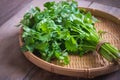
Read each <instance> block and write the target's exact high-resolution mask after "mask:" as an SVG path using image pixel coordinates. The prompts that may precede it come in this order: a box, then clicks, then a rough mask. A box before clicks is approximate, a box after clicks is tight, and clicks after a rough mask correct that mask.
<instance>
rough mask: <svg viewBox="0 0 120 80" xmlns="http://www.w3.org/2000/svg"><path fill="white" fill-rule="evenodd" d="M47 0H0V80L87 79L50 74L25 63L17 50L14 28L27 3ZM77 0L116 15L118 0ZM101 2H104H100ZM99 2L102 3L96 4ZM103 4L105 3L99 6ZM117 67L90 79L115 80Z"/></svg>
mask: <svg viewBox="0 0 120 80" xmlns="http://www.w3.org/2000/svg"><path fill="white" fill-rule="evenodd" d="M46 1H48V0H34V1H32V0H1V1H0V80H88V79H82V78H78V77H68V76H63V75H58V74H54V73H51V72H48V71H45V70H43V69H41V68H38V67H37V66H35V65H34V64H32V63H31V62H29V61H28V60H27V59H26V58H25V57H24V55H23V54H22V52H21V51H20V47H19V42H18V34H19V33H18V32H19V28H18V27H15V26H16V25H17V24H18V23H19V21H20V19H21V18H22V16H23V14H24V13H25V12H26V11H27V10H29V9H30V6H31V5H32V6H40V7H41V8H43V6H42V5H43V3H45V2H46ZM102 1H103V2H99V1H97V0H79V1H78V3H79V6H82V7H90V8H96V9H99V10H103V11H105V12H108V13H110V14H113V15H114V16H116V17H118V18H120V9H119V8H120V2H119V0H115V1H114V2H112V0H109V1H110V2H109V1H108V3H107V1H106V2H105V1H104V0H102ZM104 2H105V3H104ZM100 3H102V4H100ZM103 4H105V5H103ZM119 79H120V70H119V71H116V72H113V73H110V74H108V75H104V76H100V77H96V78H93V79H92V80H119Z"/></svg>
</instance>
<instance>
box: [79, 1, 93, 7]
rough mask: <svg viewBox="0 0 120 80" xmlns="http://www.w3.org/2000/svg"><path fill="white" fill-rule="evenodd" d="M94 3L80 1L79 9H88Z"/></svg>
mask: <svg viewBox="0 0 120 80" xmlns="http://www.w3.org/2000/svg"><path fill="white" fill-rule="evenodd" d="M91 3H92V2H90V1H83V0H80V1H78V6H79V7H88V6H89V5H90V4H91Z"/></svg>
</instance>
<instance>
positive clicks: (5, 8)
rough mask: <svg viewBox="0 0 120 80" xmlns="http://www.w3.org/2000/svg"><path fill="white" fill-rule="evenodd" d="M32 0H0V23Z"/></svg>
mask: <svg viewBox="0 0 120 80" xmlns="http://www.w3.org/2000/svg"><path fill="white" fill-rule="evenodd" d="M31 1H32V0H0V25H2V24H3V23H4V22H5V21H7V20H8V19H10V18H11V17H12V16H13V15H14V14H15V13H17V12H18V11H19V10H21V9H22V8H23V7H24V6H25V5H26V4H28V3H29V2H31Z"/></svg>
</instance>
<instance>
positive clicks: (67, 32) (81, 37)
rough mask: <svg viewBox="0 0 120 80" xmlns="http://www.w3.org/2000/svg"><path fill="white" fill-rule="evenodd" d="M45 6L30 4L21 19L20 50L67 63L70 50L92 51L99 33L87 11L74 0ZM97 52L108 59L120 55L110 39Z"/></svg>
mask: <svg viewBox="0 0 120 80" xmlns="http://www.w3.org/2000/svg"><path fill="white" fill-rule="evenodd" d="M44 7H45V8H44V10H42V11H41V10H40V8H39V7H35V8H32V9H31V10H30V11H29V12H27V13H26V14H25V15H24V17H23V19H22V20H21V22H20V25H21V26H22V29H23V33H22V39H23V42H24V45H23V46H22V50H23V51H30V52H33V53H34V54H37V55H39V56H40V58H42V59H44V60H46V61H48V62H50V61H51V60H53V59H56V60H58V61H60V62H62V63H64V64H68V63H69V58H68V55H69V54H78V55H79V56H82V55H84V54H85V53H87V52H89V51H95V50H96V47H97V46H98V44H99V43H100V40H101V39H100V37H99V34H98V32H97V31H96V29H95V26H94V24H95V23H96V22H97V21H98V20H97V19H96V18H95V17H94V16H92V15H91V13H90V12H87V11H85V10H84V9H79V8H78V5H77V2H76V1H74V0H72V1H69V2H68V1H60V2H59V3H56V2H46V3H45V4H44ZM98 53H99V54H100V55H102V56H103V57H104V58H106V59H107V60H108V61H116V60H117V59H119V58H120V53H119V50H118V49H117V48H115V47H114V46H112V45H111V44H110V43H104V44H102V45H101V46H100V48H99V50H98Z"/></svg>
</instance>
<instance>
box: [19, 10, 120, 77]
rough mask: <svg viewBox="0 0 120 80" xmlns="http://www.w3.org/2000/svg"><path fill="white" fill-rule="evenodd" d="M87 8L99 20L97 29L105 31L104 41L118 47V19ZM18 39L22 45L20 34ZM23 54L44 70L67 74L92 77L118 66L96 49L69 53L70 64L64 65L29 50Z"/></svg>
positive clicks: (119, 32) (119, 38) (119, 33)
mask: <svg viewBox="0 0 120 80" xmlns="http://www.w3.org/2000/svg"><path fill="white" fill-rule="evenodd" d="M88 10H90V11H91V12H92V13H93V14H95V15H97V16H96V17H97V18H98V19H99V20H100V21H99V22H97V23H96V24H95V27H96V29H97V31H98V30H102V31H105V32H107V33H105V34H104V35H103V36H102V38H103V39H104V41H106V42H110V43H111V44H113V45H114V46H116V47H117V48H118V49H120V45H119V43H120V31H119V30H120V24H118V23H120V20H118V19H117V18H115V17H113V16H112V15H109V14H107V13H104V12H101V11H98V10H92V9H88ZM96 13H97V14H96ZM99 15H100V16H99ZM106 15H107V16H106ZM101 16H102V17H101ZM103 17H104V18H103ZM19 39H20V45H21V46H22V44H23V43H22V39H21V34H20V36H19ZM24 55H25V56H26V58H28V60H30V61H31V62H33V63H34V64H35V65H37V66H39V67H41V68H43V69H45V70H48V71H50V72H54V73H58V74H62V75H68V76H77V77H84V78H93V77H96V76H99V75H104V74H108V73H110V72H113V71H116V70H118V69H119V68H120V66H119V65H118V64H116V65H115V64H113V63H110V62H108V61H107V60H105V59H104V58H103V57H102V56H100V55H99V53H97V52H96V51H94V52H91V53H87V54H85V55H84V56H82V57H79V56H78V55H70V56H69V58H70V64H68V65H65V66H60V65H58V64H57V62H56V61H52V63H48V62H46V61H44V60H42V59H40V58H38V57H36V56H35V55H33V54H32V53H30V52H25V53H24Z"/></svg>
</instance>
